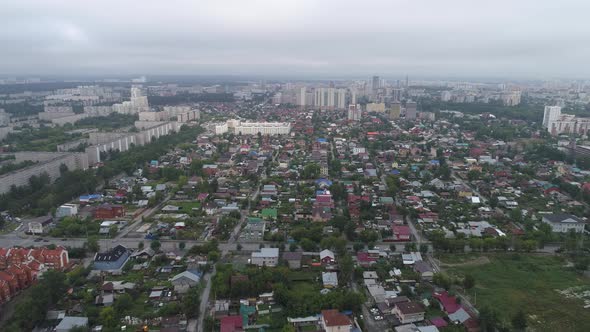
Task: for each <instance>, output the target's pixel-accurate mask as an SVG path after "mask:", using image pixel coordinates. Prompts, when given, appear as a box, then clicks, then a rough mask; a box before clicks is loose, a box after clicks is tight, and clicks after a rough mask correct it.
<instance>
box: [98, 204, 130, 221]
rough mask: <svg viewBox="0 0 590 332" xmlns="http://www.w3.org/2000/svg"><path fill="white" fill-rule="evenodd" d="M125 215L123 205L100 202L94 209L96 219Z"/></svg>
mask: <svg viewBox="0 0 590 332" xmlns="http://www.w3.org/2000/svg"><path fill="white" fill-rule="evenodd" d="M123 216H125V207H124V206H122V205H111V204H108V203H104V204H101V205H100V206H98V207H97V208H96V210H94V218H96V219H112V218H117V217H123Z"/></svg>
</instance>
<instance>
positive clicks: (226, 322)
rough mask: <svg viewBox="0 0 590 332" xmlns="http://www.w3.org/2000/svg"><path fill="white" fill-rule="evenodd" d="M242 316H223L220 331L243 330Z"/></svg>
mask: <svg viewBox="0 0 590 332" xmlns="http://www.w3.org/2000/svg"><path fill="white" fill-rule="evenodd" d="M243 324H244V320H243V319H242V316H225V317H222V318H221V328H220V330H219V331H220V332H241V331H243V329H242V327H243V326H244V325H243Z"/></svg>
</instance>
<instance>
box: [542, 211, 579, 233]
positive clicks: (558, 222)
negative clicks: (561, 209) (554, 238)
mask: <svg viewBox="0 0 590 332" xmlns="http://www.w3.org/2000/svg"><path fill="white" fill-rule="evenodd" d="M542 220H543V222H544V223H547V224H549V225H551V229H552V230H553V232H555V233H567V232H569V231H570V230H574V231H575V232H576V233H582V232H584V226H585V225H586V222H585V221H584V220H582V219H580V218H578V217H576V216H574V215H571V214H548V215H545V216H543V219H542Z"/></svg>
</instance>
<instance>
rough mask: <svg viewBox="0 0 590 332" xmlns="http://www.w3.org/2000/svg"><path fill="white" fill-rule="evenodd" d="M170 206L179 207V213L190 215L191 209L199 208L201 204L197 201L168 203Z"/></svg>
mask: <svg viewBox="0 0 590 332" xmlns="http://www.w3.org/2000/svg"><path fill="white" fill-rule="evenodd" d="M170 205H174V206H178V207H181V209H180V211H179V213H191V211H192V209H193V208H197V209H198V208H200V207H201V202H197V201H182V202H178V201H177V202H170Z"/></svg>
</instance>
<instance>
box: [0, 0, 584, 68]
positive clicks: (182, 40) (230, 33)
mask: <svg viewBox="0 0 590 332" xmlns="http://www.w3.org/2000/svg"><path fill="white" fill-rule="evenodd" d="M2 7H3V10H2V12H0V27H1V28H2V29H1V30H0V41H1V42H2V44H3V52H2V54H1V55H0V75H12V76H14V75H34V76H52V75H53V76H76V75H82V76H90V75H100V76H109V75H112V76H116V75H119V76H124V75H148V76H149V75H171V76H173V75H189V76H190V75H196V76H199V75H205V76H206V75H221V76H223V75H230V76H267V77H276V78H278V77H294V78H317V79H330V78H338V77H339V78H343V79H345V78H355V77H367V76H370V75H374V74H377V75H380V76H382V77H400V78H401V77H405V75H410V77H414V78H420V77H438V78H440V79H445V78H447V79H453V78H454V79H462V78H463V79H468V78H478V77H479V78H486V79H521V80H527V79H534V80H537V79H585V78H586V77H590V66H588V65H587V59H589V58H590V21H588V20H587V18H586V16H587V13H588V12H589V10H590V3H589V2H584V1H563V2H559V3H556V2H549V1H532V0H525V1H518V2H514V1H506V0H501V1H494V2H489V3H488V2H485V3H482V2H474V1H466V0H458V1H446V2H440V1H432V0H431V1H421V2H417V1H400V0H398V1H384V0H383V1H369V2H365V3H359V2H353V1H332V0H329V1H307V0H300V1H292V0H285V1H268V0H258V1H237V0H222V1H214V2H213V1H211V2H203V1H185V0H180V1H167V2H159V1H158V2H148V1H139V0H129V1H124V2H121V1H113V0H106V1H100V2H98V1H94V2H80V1H71V0H70V1H65V0H55V1H42V0H36V1H34V0H24V1H18V2H16V1H15V2H11V3H5V4H3V5H2Z"/></svg>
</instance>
